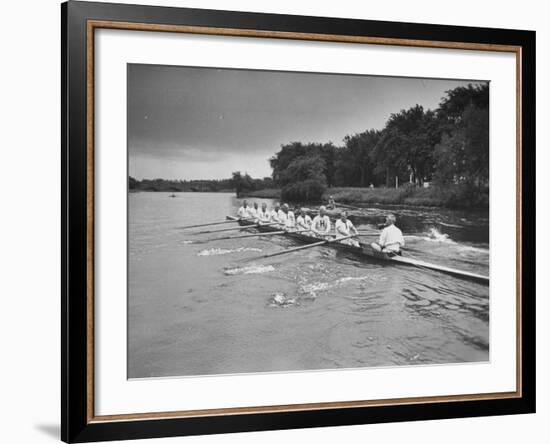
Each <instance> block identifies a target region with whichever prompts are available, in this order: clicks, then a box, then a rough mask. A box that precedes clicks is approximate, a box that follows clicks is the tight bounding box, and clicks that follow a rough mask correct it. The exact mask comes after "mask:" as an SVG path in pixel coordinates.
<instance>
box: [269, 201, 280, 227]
mask: <svg viewBox="0 0 550 444" xmlns="http://www.w3.org/2000/svg"><path fill="white" fill-rule="evenodd" d="M280 208H281V207H280V206H279V204H278V203H275V205H273V209H272V210H271V213H269V220H270V221H271V222H277V223H280V222H281V220H280V219H279V217H280V214H279V213H282V211H280Z"/></svg>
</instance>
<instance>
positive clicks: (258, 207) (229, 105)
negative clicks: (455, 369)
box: [127, 64, 490, 378]
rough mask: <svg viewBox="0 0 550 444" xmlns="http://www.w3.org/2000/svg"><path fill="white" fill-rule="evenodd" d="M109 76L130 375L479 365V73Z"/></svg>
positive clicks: (484, 174)
mask: <svg viewBox="0 0 550 444" xmlns="http://www.w3.org/2000/svg"><path fill="white" fill-rule="evenodd" d="M127 76H128V77H127V79H128V90H127V98H128V102H127V113H128V114H127V115H128V176H129V178H128V181H129V182H128V261H129V265H128V289H129V290H128V377H129V378H154V377H178V376H179V377H183V376H198V375H229V374H236V373H257V372H289V371H312V370H331V369H354V368H368V367H391V366H415V365H444V364H458V363H475V362H487V361H489V359H490V349H489V322H490V319H489V91H490V85H489V82H487V81H483V80H471V79H429V78H402V77H382V76H368V75H349V74H335V73H310V72H282V71H262V70H242V69H217V68H210V67H208V68H207V67H205V68H203V67H185V66H158V65H145V64H129V65H128V69H127Z"/></svg>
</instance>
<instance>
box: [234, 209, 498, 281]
mask: <svg viewBox="0 0 550 444" xmlns="http://www.w3.org/2000/svg"><path fill="white" fill-rule="evenodd" d="M227 219H229V220H235V221H238V222H239V225H242V226H247V225H254V222H251V221H244V220H239V218H237V217H232V216H227ZM254 228H255V229H257V230H258V231H261V232H272V231H279V230H280V228H277V227H274V226H255V227H254ZM282 235H283V236H287V237H290V238H292V239H295V240H297V241H299V242H302V243H307V244H311V243H314V242H319V238H317V237H314V236H307V235H305V234H301V233H292V232H287V233H285V234H282ZM359 245H360V246H359V247H357V246H354V245H348V244H344V243H331V244H327V246H330V247H333V248H337V249H339V250H344V251H349V252H351V253H354V254H356V255H358V256H361V257H369V258H371V259H376V260H380V261H384V262H394V263H399V264H403V265H412V266H415V267H420V268H426V269H429V270H435V271H439V272H441V273H446V274H450V275H453V276H457V277H461V278H465V279H470V280H473V281H477V282H481V283H484V284H487V285H489V277H488V276H484V275H481V274H477V273H472V272H470V271H465V270H458V269H456V268H451V267H446V266H443V265H439V264H434V263H431V262H425V261H421V260H418V259H413V258H410V257H403V256H390V255H388V254H386V253H382V252H379V251H375V250H373V249H372V248H371V246H370V245H369V244H366V243H363V242H360V243H359Z"/></svg>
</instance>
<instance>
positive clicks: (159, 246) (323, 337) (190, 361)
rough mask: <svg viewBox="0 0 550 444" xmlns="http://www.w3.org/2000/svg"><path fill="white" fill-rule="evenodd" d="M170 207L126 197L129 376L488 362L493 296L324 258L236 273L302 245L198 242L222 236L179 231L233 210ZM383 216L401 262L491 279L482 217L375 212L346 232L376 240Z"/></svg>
mask: <svg viewBox="0 0 550 444" xmlns="http://www.w3.org/2000/svg"><path fill="white" fill-rule="evenodd" d="M176 196H177V198H170V197H169V193H133V194H130V196H129V295H128V305H129V310H128V321H129V330H128V331H129V341H128V358H129V359H128V362H129V366H128V371H129V374H128V376H129V377H131V378H139V377H151V376H185V375H205V374H227V373H243V372H262V371H289V370H308V369H334V368H353V367H369V366H388V365H416V364H443V363H460V362H476V361H487V360H488V359H489V289H488V287H487V286H484V285H481V284H478V283H475V282H469V281H465V280H461V279H458V278H455V277H452V276H448V275H444V274H440V273H437V272H434V271H430V270H425V269H419V268H413V267H406V266H400V265H393V264H383V263H382V264H381V263H378V262H377V263H374V262H369V261H368V260H364V259H360V258H358V257H356V256H354V255H352V254H349V253H343V252H339V251H336V250H334V249H330V248H311V249H306V250H303V251H300V252H296V253H292V254H289V255H283V256H278V257H273V258H269V259H265V260H258V261H253V262H250V263H244V262H242V259H244V258H247V257H253V256H258V255H259V254H261V252H264V253H267V252H273V251H276V250H278V249H281V248H287V247H290V246H294V245H296V244H295V243H294V242H293V241H292V240H290V239H287V238H284V237H279V236H270V237H266V236H264V237H251V238H242V239H233V240H231V239H229V240H220V241H215V242H212V243H199V242H198V241H202V240H205V239H208V237H209V236H211V237H217V236H219V234H218V235H216V234H204V235H194V234H193V230H182V229H181V228H180V227H182V226H185V225H190V224H198V223H202V222H205V221H216V220H223V219H224V218H225V215H227V214H235V212H236V209H237V207H238V202H237V201H236V199H235V198H234V196H233V195H230V194H220V193H178V194H176ZM259 201H263V200H259ZM265 201H266V202H267V203H268V205H269V204H271V202H270V201H269V200H265ZM389 211H391V212H394V213H395V214H396V215H397V217H398V225H399V226H400V227H401V228H402V229H403V232H404V234H405V240H406V243H407V247H408V248H407V253H406V254H408V255H409V256H411V257H415V258H418V259H422V260H426V261H430V262H437V263H439V264H445V265H450V266H453V267H455V268H461V269H465V270H471V271H473V272H476V273H480V274H488V272H489V251H488V217H487V214H482V213H466V212H455V211H450V210H439V209H436V210H427V209H422V210H418V211H417V210H411V209H404V208H399V207H391V208H383V207H378V208H370V209H365V210H364V211H362V212H361V213H360V214H361V217H359V213H356V214H355V215H354V217H352V220H353V221H354V222H355V224H356V225H358V226H359V227H365V228H366V227H371V228H372V227H375V226H376V224H378V223H379V222H381V221H382V219H383V217H382V216H383V215H384V214H386V213H387V212H389ZM223 227H224V226H223V225H222V226H221V227H220V228H223ZM226 234H231V232H227V233H224V235H226ZM371 239H374V238H372V237H370V238H369V237H365V239H364V240H365V241H370V240H371Z"/></svg>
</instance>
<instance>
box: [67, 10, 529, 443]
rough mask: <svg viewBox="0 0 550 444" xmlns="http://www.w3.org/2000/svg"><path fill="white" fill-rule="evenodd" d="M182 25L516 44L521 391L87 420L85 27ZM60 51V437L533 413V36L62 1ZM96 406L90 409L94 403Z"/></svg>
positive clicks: (103, 437) (90, 325)
mask: <svg viewBox="0 0 550 444" xmlns="http://www.w3.org/2000/svg"><path fill="white" fill-rule="evenodd" d="M91 20H95V21H113V22H124V23H142V24H160V25H166V26H172V25H176V26H179V25H184V26H196V27H208V28H224V29H227V28H230V29H234V30H260V31H265V32H268V33H269V32H279V33H291V34H292V33H301V34H315V35H327V36H328V35H331V36H348V37H349V36H352V37H362V36H368V37H371V38H375V39H376V38H379V39H405V40H410V41H427V42H443V46H445V42H463V43H472V44H483V45H511V46H515V47H519V48H520V54H521V66H520V70H519V72H518V74H520V77H521V91H520V96H519V97H521V108H520V111H519V112H520V118H521V136H520V142H519V143H520V144H521V145H520V148H521V150H520V156H521V157H520V159H519V160H520V162H519V164H520V165H521V167H520V168H521V171H520V172H519V173H520V175H519V177H521V182H520V184H519V185H520V186H519V187H518V193H519V194H518V199H520V203H521V220H519V221H518V222H520V226H521V232H520V233H519V237H520V245H521V249H520V251H521V257H520V258H518V261H519V262H518V265H520V269H521V283H520V287H519V288H518V291H519V292H520V293H521V295H522V297H521V306H520V307H519V308H520V310H518V312H519V313H520V314H519V316H520V318H519V319H518V321H519V325H521V329H520V330H519V331H518V335H519V338H520V342H519V350H520V357H519V359H520V361H519V365H520V368H521V371H520V375H519V379H518V381H519V382H520V383H521V393H519V395H518V396H514V397H500V398H498V399H471V400H462V401H460V400H459V401H457V400H454V399H453V400H448V401H445V400H442V401H439V402H414V403H402V404H399V403H388V405H373V406H368V405H366V406H354V407H335V408H320V409H307V410H299V409H297V410H293V411H273V412H257V411H255V412H246V411H244V412H238V413H235V414H230V415H202V416H195V417H171V418H162V417H156V418H155V417H151V418H148V419H127V420H116V421H103V420H95V419H94V417H93V415H90V403H91V402H92V401H91V400H90V396H89V394H90V382H89V381H90V378H89V376H90V372H93V367H90V360H89V359H88V354H89V343H90V335H93V319H90V313H92V316H93V310H92V312H90V305H89V303H90V301H89V299H88V294H89V288H90V280H91V279H92V277H91V276H90V269H89V264H90V248H89V245H90V244H89V242H90V231H89V220H90V207H89V199H90V193H89V191H90V184H93V182H90V181H89V174H90V162H89V157H88V151H87V147H88V146H89V144H90V137H91V135H90V132H89V126H88V121H89V118H90V112H91V111H90V110H89V108H88V100H87V98H88V93H89V90H88V89H87V79H88V77H89V75H90V71H89V65H88V63H87V61H88V57H89V52H88V51H87V38H88V32H89V27H88V23H89V21H91ZM61 23H62V27H61V54H62V66H61V72H62V78H61V83H62V85H61V86H62V89H61V91H62V95H61V104H62V123H61V135H62V159H61V185H62V210H61V211H62V213H61V220H62V236H61V237H62V245H61V248H62V275H61V284H62V285H61V287H62V295H61V301H62V313H61V319H62V321H61V340H62V347H61V348H62V358H61V359H62V361H61V368H62V374H61V380H62V381H61V399H62V411H61V435H62V436H61V438H62V440H63V441H65V442H90V441H107V440H121V439H137V438H155V437H169V436H179V435H197V434H214V433H231V432H244V431H260V430H277V429H289V428H308V427H323V426H337V425H353V424H370V423H384V422H396V421H415V420H429V419H442V418H460V417H475V416H487V415H510V414H520V413H532V412H535V32H534V31H520V30H507V29H489V28H473V27H461V26H442V25H433V24H430V25H428V24H416V23H415V24H413V23H396V22H382V21H370V20H356V19H336V18H321V17H305V16H290V15H276V14H259V13H245V12H229V11H214V10H201V9H186V8H169V7H153V6H141V5H140V6H137V5H122V4H108V3H91V2H79V1H69V2H67V3H63V4H62V5H61ZM92 407H93V404H92Z"/></svg>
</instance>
